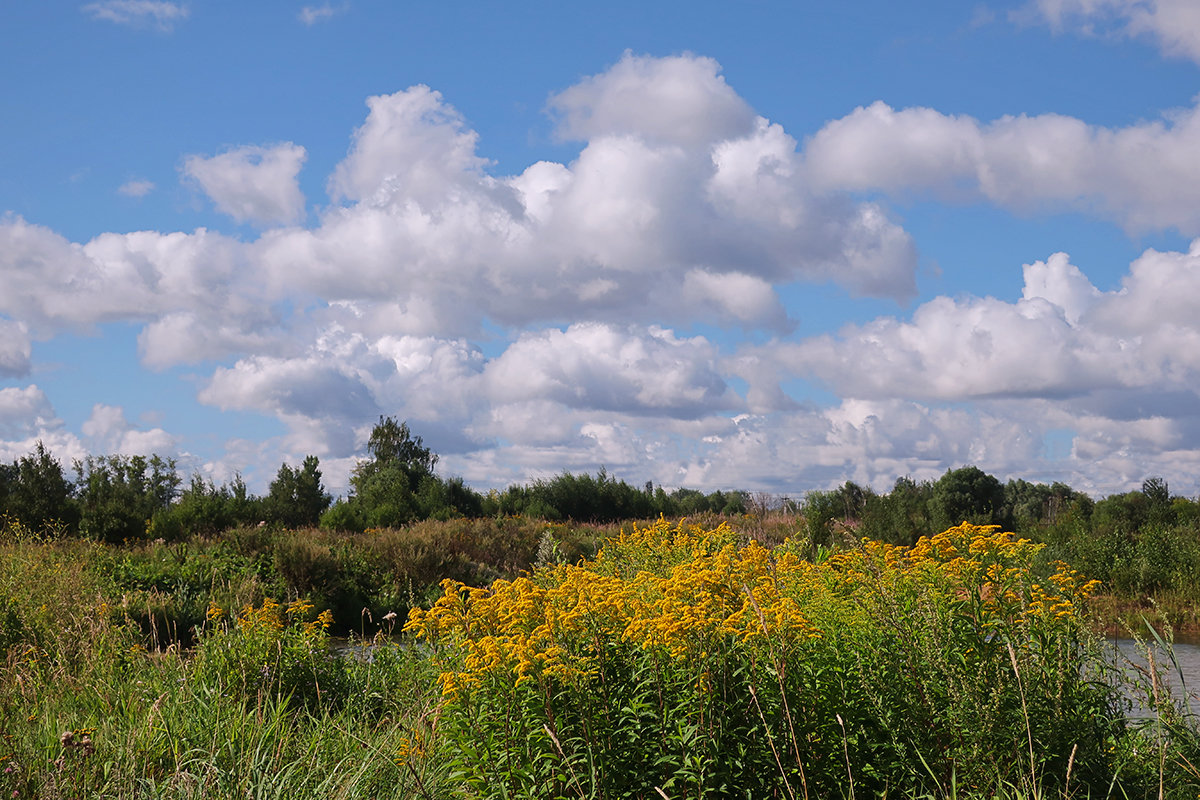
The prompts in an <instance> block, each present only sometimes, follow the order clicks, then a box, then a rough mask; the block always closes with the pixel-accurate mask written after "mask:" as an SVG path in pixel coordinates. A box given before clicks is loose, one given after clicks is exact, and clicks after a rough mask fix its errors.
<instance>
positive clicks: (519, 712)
mask: <svg viewBox="0 0 1200 800" xmlns="http://www.w3.org/2000/svg"><path fill="white" fill-rule="evenodd" d="M787 519H788V521H789V522H790V523H792V524H793V525H794V523H796V522H797V520H796V519H795V518H787ZM732 522H733V523H734V525H736V526H737V527H733V526H731V525H729V524H709V525H706V526H699V525H692V524H687V523H680V524H672V523H668V522H666V521H659V522H658V523H655V524H651V525H647V526H633V527H626V528H624V529H618V528H600V527H568V526H562V525H558V526H547V525H546V523H544V522H540V521H538V522H535V521H531V520H506V521H505V522H504V524H503V525H501V524H500V523H499V522H495V521H493V522H490V523H486V524H485V523H480V522H475V523H469V522H468V521H466V520H458V521H453V520H452V521H449V522H434V521H431V522H426V523H422V524H420V525H417V526H413V527H410V528H407V529H402V530H401V529H396V530H387V531H378V532H373V533H368V534H358V535H344V534H333V533H328V532H326V533H321V532H317V531H302V532H288V531H271V530H269V529H263V528H257V527H255V528H251V529H240V530H234V531H230V532H228V533H227V534H226V535H224V536H221V537H217V538H216V539H214V540H209V541H200V540H193V541H190V542H179V543H169V542H164V543H156V542H150V543H145V544H138V545H135V546H130V545H112V544H105V543H102V542H96V541H89V540H80V539H45V538H43V537H39V536H37V535H36V534H35V533H34V532H32V531H29V530H28V529H26V528H24V527H22V526H21V525H19V524H18V523H15V522H13V521H11V520H10V521H8V523H7V524H6V526H5V527H4V529H3V533H0V651H2V652H3V658H2V659H0V765H2V769H3V771H2V772H0V792H2V793H3V794H4V796H15V797H31V798H32V797H60V796H61V797H74V796H79V797H82V796H112V797H156V798H157V797H201V796H203V797H216V798H226V797H228V798H232V797H235V796H236V797H245V796H248V795H249V796H256V797H258V796H267V795H271V796H275V795H278V796H288V797H437V798H456V797H491V796H496V797H500V796H507V797H611V798H617V797H620V798H624V797H656V796H662V794H665V795H666V796H667V797H745V796H752V797H801V796H808V797H838V796H846V797H849V796H852V795H853V794H855V793H856V794H857V796H870V795H873V794H876V793H880V792H890V794H891V795H893V796H907V797H983V796H989V797H990V796H1003V797H1046V796H1057V797H1069V796H1070V797H1082V796H1092V797H1155V796H1158V791H1159V785H1160V781H1161V783H1162V786H1163V787H1164V795H1165V796H1184V795H1185V794H1187V795H1188V796H1194V794H1195V792H1196V790H1197V789H1198V788H1200V775H1197V774H1196V773H1195V772H1194V771H1193V770H1192V769H1191V767H1190V765H1191V764H1195V763H1200V762H1197V758H1200V752H1198V751H1200V734H1198V732H1197V728H1196V725H1195V723H1194V720H1193V719H1192V718H1191V717H1189V716H1188V715H1187V714H1186V712H1184V711H1183V710H1182V708H1181V707H1177V706H1176V705H1175V704H1174V703H1173V701H1172V700H1171V699H1170V698H1169V695H1168V694H1167V691H1166V689H1165V684H1164V683H1163V682H1162V680H1161V676H1160V675H1159V676H1158V677H1157V678H1156V679H1154V680H1149V679H1148V680H1146V681H1143V682H1142V684H1143V685H1141V686H1140V687H1139V686H1137V685H1130V679H1129V677H1128V673H1122V672H1117V671H1115V670H1114V669H1113V668H1112V667H1111V666H1108V664H1109V661H1110V660H1111V657H1110V655H1109V654H1107V653H1106V652H1105V651H1103V650H1102V649H1100V644H1099V642H1098V640H1096V639H1095V638H1094V637H1093V636H1092V634H1090V632H1089V629H1088V626H1087V624H1086V616H1085V613H1084V609H1085V603H1086V602H1087V601H1086V597H1087V595H1088V593H1089V592H1090V591H1092V590H1093V589H1094V587H1095V584H1094V583H1089V582H1086V581H1085V580H1084V579H1083V578H1082V577H1080V576H1079V575H1078V574H1077V573H1075V572H1074V571H1073V570H1071V569H1069V568H1067V567H1066V566H1065V565H1062V564H1048V563H1046V560H1045V552H1046V550H1047V548H1046V547H1044V546H1041V545H1036V544H1033V543H1031V542H1028V541H1020V540H1014V539H1013V537H1011V536H1008V535H1005V534H1002V533H1000V532H999V531H998V530H996V529H994V528H989V527H976V526H972V525H969V524H967V525H960V526H956V527H955V528H953V529H950V530H948V531H946V532H944V533H942V534H939V535H938V536H935V537H932V538H925V539H921V540H920V541H918V542H917V544H916V545H915V546H914V547H912V548H906V547H901V546H895V545H887V544H883V543H867V544H865V545H860V546H858V547H852V548H845V549H840V550H837V551H835V552H833V553H828V552H827V551H825V550H823V549H821V548H816V547H815V546H814V545H813V544H812V543H811V542H809V541H808V540H806V539H804V538H803V537H800V538H794V539H787V540H785V541H783V542H782V543H781V544H778V545H777V546H775V547H765V546H763V545H760V544H758V543H757V542H755V541H753V540H752V539H751V538H750V537H749V536H748V535H747V531H748V530H749V529H751V528H753V527H755V526H756V525H760V524H761V521H755V520H753V519H749V518H746V517H742V518H738V519H735V520H732ZM468 525H472V526H475V527H468ZM739 528H740V530H739ZM302 543H306V544H312V545H314V546H313V547H312V548H311V549H305V548H303V547H301V544H302ZM597 545H600V547H597ZM456 547H457V548H458V549H457V550H455V548H456ZM326 548H328V549H326ZM472 548H474V549H472ZM441 552H450V553H453V552H456V553H457V556H456V557H452V558H442V556H441V555H440V553H441ZM589 552H590V553H594V555H593V556H592V557H590V558H589V557H586V554H587V553H589ZM818 552H819V553H820V554H821V557H819V558H816V559H814V558H813V555H814V553H818ZM368 554H373V555H372V556H370V557H369V556H368ZM371 558H378V559H381V560H380V561H375V562H372V561H371V560H370V559H371ZM323 559H325V560H324V561H323ZM359 559H361V561H359V563H360V566H358V567H356V566H354V565H355V563H356V560H359ZM389 559H390V560H389ZM368 563H369V564H371V566H370V568H369V569H368V568H365V567H364V566H361V565H365V564H368ZM381 565H386V566H381ZM401 565H406V566H404V569H406V570H407V572H406V573H404V574H406V575H407V576H408V577H407V579H405V580H404V581H403V583H405V584H411V586H412V587H413V588H412V590H408V589H407V587H406V588H405V589H404V590H402V589H401V588H400V586H399V584H400V581H399V580H397V579H396V578H397V577H398V576H399V575H400V574H401V573H400V572H399V570H400V569H401ZM389 570H393V571H395V572H394V574H393V578H392V579H391V584H390V586H391V588H390V589H389V591H392V592H393V597H392V598H391V599H390V600H388V599H385V598H384V595H383V594H378V595H376V596H375V599H376V601H378V603H379V604H378V605H375V606H372V607H370V608H369V610H368V612H367V614H368V615H369V616H367V615H363V616H361V617H360V621H361V624H362V627H363V628H364V633H365V635H366V639H365V640H364V639H359V640H357V641H356V643H355V647H358V646H359V645H362V644H370V645H371V647H370V649H369V651H361V650H360V651H358V652H364V653H366V654H367V656H366V657H362V656H347V655H344V654H342V653H340V652H338V651H336V650H335V649H333V648H332V647H331V645H332V640H331V638H330V636H331V633H332V632H333V630H334V629H335V627H336V620H337V615H338V614H339V613H341V614H348V612H349V610H348V609H347V610H344V611H343V610H341V609H339V608H337V607H335V606H334V605H330V604H327V603H324V602H321V601H317V600H316V599H315V598H317V597H320V596H321V595H322V592H325V593H330V592H334V593H341V594H340V595H338V596H343V597H347V598H348V596H349V591H350V589H349V588H348V587H350V586H352V585H353V586H357V587H358V589H359V590H370V591H377V590H378V588H379V587H380V586H382V582H379V583H378V584H372V583H371V582H370V580H369V578H370V576H373V575H376V574H378V573H379V572H381V571H389ZM439 574H441V575H449V576H453V575H455V574H456V575H457V579H455V578H453V577H447V579H446V580H444V581H442V582H441V585H440V586H439V585H437V584H436V582H435V581H436V576H437V575H439ZM493 578H494V579H493ZM306 581H307V583H305V582H306ZM304 591H307V592H308V594H304V593H303V592H304ZM406 593H407V594H409V597H404V596H403V595H404V594H406ZM417 594H424V595H425V596H426V598H427V599H426V600H425V601H424V602H420V603H417V604H416V607H417V610H415V611H413V612H412V613H411V615H409V616H406V614H405V613H404V612H403V610H404V609H407V608H408V607H409V605H411V604H413V600H414V599H415V600H419V599H420V598H416V597H415V595H417ZM325 596H326V597H332V596H334V595H333V594H326V595H325ZM391 602H394V603H395V604H394V605H392V606H391V609H392V610H389V611H383V609H384V608H388V607H389V603H391ZM185 609H190V611H188V613H190V614H192V615H193V616H195V617H196V619H195V621H194V622H193V623H192V633H191V635H190V636H189V637H183V636H181V635H179V631H178V630H177V629H172V628H171V626H168V625H164V624H162V623H163V621H164V620H166V619H174V620H175V621H176V623H178V624H180V625H182V624H183V621H184V620H183V616H182V612H183V610H185ZM356 613H359V612H356ZM172 615H174V616H172ZM406 618H407V619H408V624H407V627H408V629H409V632H408V633H407V634H405V635H404V636H394V635H393V634H398V633H399V629H400V627H401V625H402V624H403V623H404V621H405V619H406ZM418 636H419V637H420V638H419V639H417V640H416V641H414V639H413V637H418ZM418 642H424V643H418ZM1158 672H1159V671H1155V672H1154V673H1152V674H1154V675H1158ZM1148 674H1151V673H1148ZM1119 684H1126V685H1124V687H1123V689H1121V691H1118V685H1119ZM1139 696H1140V697H1141V701H1142V703H1143V704H1145V706H1146V707H1147V708H1148V709H1149V710H1150V711H1149V713H1150V717H1149V718H1148V719H1146V720H1144V721H1141V722H1138V721H1134V720H1132V719H1130V718H1127V717H1126V716H1125V715H1124V705H1123V704H1124V702H1125V701H1124V700H1123V699H1122V698H1125V697H1139ZM658 790H661V792H662V794H659V793H658ZM14 793H15V794H14Z"/></svg>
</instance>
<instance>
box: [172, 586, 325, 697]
mask: <svg viewBox="0 0 1200 800" xmlns="http://www.w3.org/2000/svg"><path fill="white" fill-rule="evenodd" d="M312 610H313V606H312V605H311V604H309V603H305V602H303V601H296V602H294V603H292V604H291V605H288V606H286V607H283V606H280V605H279V604H278V603H276V602H275V601H273V600H270V599H267V600H264V601H263V603H262V605H261V606H258V607H255V606H247V607H245V608H243V609H242V610H241V611H240V612H238V614H237V615H236V617H233V618H230V617H229V616H228V615H227V614H226V612H225V611H224V610H223V609H221V608H220V607H219V606H216V605H213V606H211V607H210V608H209V610H208V614H207V617H208V623H209V625H208V626H207V627H206V628H205V629H204V631H203V632H202V633H201V636H200V642H199V645H198V647H197V649H196V655H195V664H194V675H195V677H196V679H197V680H198V681H200V682H201V683H202V684H208V685H211V686H213V687H214V688H216V689H219V690H220V691H221V692H223V693H227V694H232V695H234V696H235V697H239V698H242V699H245V700H247V701H256V700H259V699H260V698H261V697H262V696H264V695H266V696H274V697H279V698H283V699H285V700H287V701H288V702H289V703H291V704H295V705H299V706H307V707H310V708H317V707H319V706H323V707H328V708H336V707H337V706H339V705H341V704H342V703H344V702H345V701H346V699H347V691H346V690H347V688H348V680H347V673H346V664H345V662H344V661H343V660H342V659H341V658H339V657H338V656H336V655H334V654H333V653H331V652H330V649H329V626H330V624H331V623H332V621H333V620H332V616H331V615H330V614H329V612H323V613H322V614H320V615H319V616H317V617H316V618H315V619H314V618H311V617H312V615H311V612H312Z"/></svg>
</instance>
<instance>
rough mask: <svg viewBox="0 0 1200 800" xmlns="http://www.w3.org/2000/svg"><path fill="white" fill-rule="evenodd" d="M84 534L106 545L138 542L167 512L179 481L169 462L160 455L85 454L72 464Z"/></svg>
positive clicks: (81, 527)
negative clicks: (155, 518)
mask: <svg viewBox="0 0 1200 800" xmlns="http://www.w3.org/2000/svg"><path fill="white" fill-rule="evenodd" d="M75 472H76V475H77V480H76V483H77V485H78V487H79V502H80V507H81V512H82V514H81V519H80V523H79V530H80V532H81V533H82V534H84V535H85V536H89V537H91V538H93V539H99V540H101V541H105V542H114V543H115V542H123V541H126V540H128V539H141V538H144V537H145V536H146V535H147V534H148V533H151V532H152V528H151V527H150V524H151V521H152V520H153V518H154V516H155V515H156V514H158V513H159V512H162V511H164V510H166V509H167V508H168V507H169V506H170V505H171V501H172V500H173V499H174V498H175V495H176V494H177V493H178V491H179V484H180V482H181V479H180V477H179V475H178V473H177V472H176V471H175V460H174V459H163V458H160V457H159V456H157V455H155V456H151V457H150V458H148V459H147V458H146V457H145V456H122V455H113V456H99V457H92V456H88V457H87V458H86V459H85V460H84V461H82V462H80V461H76V462H75Z"/></svg>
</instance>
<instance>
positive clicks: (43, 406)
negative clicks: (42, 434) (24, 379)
mask: <svg viewBox="0 0 1200 800" xmlns="http://www.w3.org/2000/svg"><path fill="white" fill-rule="evenodd" d="M58 425H59V421H58V418H57V417H56V416H55V413H54V408H53V407H52V406H51V405H50V399H49V398H48V397H46V393H45V392H43V391H42V390H41V389H40V388H38V386H37V385H36V384H31V385H29V386H25V387H16V386H9V387H6V388H4V389H0V439H25V438H28V437H29V436H30V435H32V434H35V433H37V432H38V431H39V430H46V429H47V428H53V427H58Z"/></svg>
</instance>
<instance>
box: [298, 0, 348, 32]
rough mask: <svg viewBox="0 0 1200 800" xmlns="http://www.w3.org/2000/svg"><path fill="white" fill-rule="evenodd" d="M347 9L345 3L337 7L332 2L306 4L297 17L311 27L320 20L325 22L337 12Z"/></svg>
mask: <svg viewBox="0 0 1200 800" xmlns="http://www.w3.org/2000/svg"><path fill="white" fill-rule="evenodd" d="M345 11H346V6H345V5H343V6H339V7H336V8H335V7H334V6H333V4H331V3H322V4H321V5H319V6H304V7H303V8H301V9H300V13H299V14H298V15H297V19H299V20H300V21H301V22H303V23H304V24H305V25H308V26H309V27H311V26H313V25H316V24H317V23H318V22H324V21H325V20H327V19H329V18H330V17H332V16H334V15H335V14H341V13H344V12H345Z"/></svg>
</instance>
